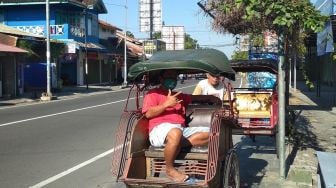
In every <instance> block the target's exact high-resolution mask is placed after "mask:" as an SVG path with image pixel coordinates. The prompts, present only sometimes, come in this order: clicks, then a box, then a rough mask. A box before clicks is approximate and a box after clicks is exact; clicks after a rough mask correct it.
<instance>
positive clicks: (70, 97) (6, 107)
mask: <svg viewBox="0 0 336 188" xmlns="http://www.w3.org/2000/svg"><path fill="white" fill-rule="evenodd" d="M122 91H124V90H116V91H100V92H96V93H87V94H85V93H84V94H83V93H78V94H77V95H76V94H75V95H74V96H58V98H57V100H51V101H48V102H42V101H38V100H36V101H33V102H28V103H25V102H23V103H20V104H17V105H15V106H5V107H0V110H3V109H8V108H19V107H25V106H31V105H39V104H40V105H42V104H48V103H52V102H61V101H65V100H72V99H78V98H82V97H88V96H95V95H103V94H107V93H115V92H122Z"/></svg>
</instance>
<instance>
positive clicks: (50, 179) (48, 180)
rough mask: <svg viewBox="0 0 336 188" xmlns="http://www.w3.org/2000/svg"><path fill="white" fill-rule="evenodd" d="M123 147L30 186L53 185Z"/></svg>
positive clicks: (34, 187) (31, 187) (32, 187)
mask: <svg viewBox="0 0 336 188" xmlns="http://www.w3.org/2000/svg"><path fill="white" fill-rule="evenodd" d="M121 147H122V145H119V146H117V147H115V148H112V149H110V150H108V151H105V152H104V153H102V154H99V155H97V156H95V157H93V158H91V159H89V160H87V161H85V162H83V163H81V164H78V165H76V166H74V167H72V168H69V169H68V170H66V171H63V172H61V173H59V174H57V175H55V176H52V177H50V178H48V179H46V180H43V181H41V182H40V183H38V184H35V185H33V186H30V188H40V187H43V186H45V185H48V184H49V183H52V182H54V181H56V180H58V179H60V178H62V177H64V176H66V175H68V174H70V173H72V172H74V171H76V170H78V169H80V168H82V167H84V166H86V165H89V164H91V163H93V162H95V161H97V160H99V159H100V158H103V157H105V156H106V155H109V154H111V153H113V152H114V151H116V150H118V149H121Z"/></svg>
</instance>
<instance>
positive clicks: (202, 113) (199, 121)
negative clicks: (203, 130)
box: [186, 104, 220, 127]
mask: <svg viewBox="0 0 336 188" xmlns="http://www.w3.org/2000/svg"><path fill="white" fill-rule="evenodd" d="M218 108H220V106H219V105H195V104H192V105H189V106H187V113H186V115H187V117H186V124H187V126H189V127H210V125H211V123H212V119H213V114H214V112H215V111H216V110H217V109H218Z"/></svg>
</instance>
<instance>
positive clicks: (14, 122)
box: [0, 85, 194, 127]
mask: <svg viewBox="0 0 336 188" xmlns="http://www.w3.org/2000/svg"><path fill="white" fill-rule="evenodd" d="M192 86H194V85H192ZM192 86H186V87H181V88H178V89H184V88H188V87H192ZM130 99H135V98H134V97H132V98H130ZM126 100H127V99H123V100H119V101H114V102H109V103H104V104H99V105H95V106H89V107H85V108H79V109H75V110H68V111H65V112H59V113H55V114H49V115H44V116H39V117H34V118H29V119H23V120H19V121H12V122H8V123H3V124H0V127H4V126H7V125H13V124H16V123H23V122H27V121H32V120H37V119H42V118H47V117H52V116H57V115H62V114H67V113H71V112H76V111H80V110H87V109H90V108H97V107H101V106H106V105H110V104H114V103H118V102H124V101H126Z"/></svg>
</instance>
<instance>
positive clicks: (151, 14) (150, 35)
mask: <svg viewBox="0 0 336 188" xmlns="http://www.w3.org/2000/svg"><path fill="white" fill-rule="evenodd" d="M149 39H150V40H152V39H153V0H150V1H149Z"/></svg>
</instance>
